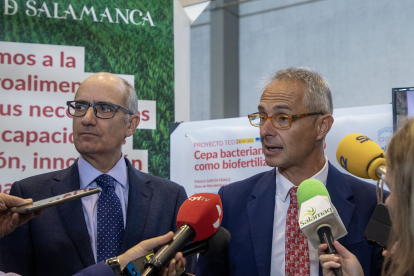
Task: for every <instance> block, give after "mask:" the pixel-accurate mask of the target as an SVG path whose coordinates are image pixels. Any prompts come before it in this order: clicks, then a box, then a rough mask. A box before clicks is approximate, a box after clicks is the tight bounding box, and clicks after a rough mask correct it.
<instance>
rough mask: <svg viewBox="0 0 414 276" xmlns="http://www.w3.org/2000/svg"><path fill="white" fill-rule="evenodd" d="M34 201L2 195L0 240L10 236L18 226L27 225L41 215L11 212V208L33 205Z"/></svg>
mask: <svg viewBox="0 0 414 276" xmlns="http://www.w3.org/2000/svg"><path fill="white" fill-rule="evenodd" d="M32 202H33V200H32V199H31V198H29V199H22V198H20V197H15V196H11V195H7V194H0V238H2V237H3V236H5V235H8V234H10V233H11V232H13V231H14V229H16V228H17V227H18V226H20V225H22V224H24V223H26V222H27V221H29V220H30V219H32V218H33V217H34V216H36V215H39V214H40V213H41V211H40V212H39V211H38V212H32V213H28V214H17V213H12V212H10V210H9V209H10V208H12V207H16V206H20V205H25V204H29V203H32Z"/></svg>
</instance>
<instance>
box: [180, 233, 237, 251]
mask: <svg viewBox="0 0 414 276" xmlns="http://www.w3.org/2000/svg"><path fill="white" fill-rule="evenodd" d="M230 239H231V235H230V232H229V231H227V229H226V228H223V227H221V226H220V227H219V229H218V230H217V232H216V233H214V235H213V236H211V237H210V238H208V239H206V240H202V241H198V242H193V243H190V244H187V245H186V246H184V247H183V249H182V250H181V253H183V256H184V257H189V256H192V255H195V254H198V253H200V254H201V255H203V256H204V257H206V258H211V257H213V256H215V255H217V254H218V253H220V252H221V251H223V249H224V248H226V247H227V246H228V245H229V243H230Z"/></svg>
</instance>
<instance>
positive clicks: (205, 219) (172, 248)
mask: <svg viewBox="0 0 414 276" xmlns="http://www.w3.org/2000/svg"><path fill="white" fill-rule="evenodd" d="M222 209H223V207H222V204H221V199H220V196H219V195H217V194H210V193H201V194H195V195H193V196H190V197H189V198H188V199H187V200H186V201H184V203H183V205H181V207H180V210H179V211H178V215H177V228H179V229H178V230H177V232H175V234H174V237H173V239H172V241H170V242H169V243H167V244H166V245H164V246H163V247H161V249H160V250H159V251H158V252H157V253H156V254H155V255H154V257H153V258H152V259H151V260H150V261H149V262H148V263H147V264H145V267H146V270H145V271H144V273H143V274H142V276H149V275H158V274H159V273H160V272H161V270H162V268H163V267H165V266H166V265H167V264H168V263H169V262H170V261H171V260H172V259H173V258H174V256H175V254H176V253H177V252H179V251H180V250H181V249H182V248H183V247H184V245H186V243H187V242H189V241H201V240H205V239H207V238H209V237H210V236H212V235H213V234H214V233H215V232H216V231H217V230H218V229H219V226H220V224H221V220H222V219H223V212H222Z"/></svg>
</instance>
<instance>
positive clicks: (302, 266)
mask: <svg viewBox="0 0 414 276" xmlns="http://www.w3.org/2000/svg"><path fill="white" fill-rule="evenodd" d="M297 189H298V187H293V188H291V189H290V191H289V194H290V204H289V209H288V211H287V214H286V230H285V276H309V275H310V267H309V266H310V264H309V247H308V240H307V238H306V236H305V234H303V232H302V230H300V228H299V222H298V200H297V197H296V191H297Z"/></svg>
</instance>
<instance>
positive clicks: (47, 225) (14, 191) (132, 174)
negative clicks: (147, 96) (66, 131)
mask: <svg viewBox="0 0 414 276" xmlns="http://www.w3.org/2000/svg"><path fill="white" fill-rule="evenodd" d="M67 104H68V109H69V113H70V114H71V115H72V116H73V137H74V144H75V147H76V149H77V151H78V152H79V153H80V157H79V159H78V160H77V161H76V162H75V163H74V164H73V165H72V166H71V167H69V168H67V169H64V170H61V171H56V172H51V173H47V174H43V175H38V176H33V177H30V178H27V179H24V180H21V181H18V182H15V183H14V184H13V186H12V188H11V191H10V194H11V195H15V196H18V197H22V198H32V199H33V200H34V201H37V200H40V199H43V198H48V197H51V196H55V195H59V194H64V193H68V192H71V191H73V190H76V189H80V188H82V189H83V188H96V187H98V186H99V187H102V192H101V193H100V195H97V194H95V195H92V196H89V197H85V198H82V200H76V201H72V202H68V203H66V204H62V205H58V206H55V207H51V208H48V209H46V210H45V212H44V213H43V214H42V216H39V217H36V218H34V219H32V220H31V221H30V222H28V223H27V224H25V225H23V226H22V227H20V228H18V229H16V230H15V231H14V232H13V233H11V234H10V235H8V236H6V237H4V238H2V239H1V240H0V271H5V272H7V271H14V272H16V273H19V274H22V275H25V276H31V275H39V276H40V275H41V276H48V275H53V276H55V275H63V276H64V275H73V274H75V273H76V272H78V271H80V270H82V269H84V268H86V267H88V266H91V265H93V264H95V263H97V262H100V261H106V260H110V262H109V263H111V264H113V269H114V271H116V270H117V269H118V268H117V264H116V259H112V257H115V256H118V255H120V254H122V253H124V252H125V251H126V250H127V249H129V248H131V247H133V246H134V245H136V244H138V243H139V242H140V241H142V240H146V239H149V238H152V237H155V236H160V235H162V234H165V233H167V232H168V231H170V230H173V231H174V230H175V218H176V214H177V212H178V209H179V207H180V206H181V204H182V203H183V202H184V200H185V199H186V198H187V195H186V193H185V190H184V188H183V187H181V186H179V185H177V184H175V183H173V182H171V181H168V180H165V179H162V178H158V177H155V176H151V175H148V174H146V173H143V172H140V171H138V170H136V169H135V168H134V167H133V166H132V165H131V163H130V162H129V161H128V159H126V158H124V156H123V154H122V143H123V141H124V139H125V137H129V136H131V135H133V134H134V132H135V129H136V128H137V126H138V124H139V121H140V117H139V115H138V114H137V113H138V100H137V97H136V93H135V91H134V90H133V88H132V87H131V86H130V85H129V84H128V83H127V82H126V81H125V80H123V79H121V78H119V77H117V76H115V75H112V74H108V73H98V74H95V75H93V76H91V77H90V78H88V79H86V80H85V81H84V82H83V83H82V84H81V85H80V87H79V89H78V91H77V92H76V95H75V101H69V102H68V103H67ZM102 179H104V180H102ZM112 200H113V201H112ZM112 202H114V203H112ZM108 213H111V214H112V213H114V216H115V217H116V219H114V220H113V222H112V221H111V220H108V218H106V217H104V218H102V217H101V216H105V215H106V214H108ZM100 221H105V223H104V224H114V226H116V234H114V232H112V231H113V230H112V229H111V228H110V227H107V228H105V227H106V226H107V225H102V222H100ZM106 222H108V223H106ZM105 236H109V240H106V238H107V237H105ZM113 240H114V241H113ZM106 245H108V246H110V247H112V249H111V250H110V251H106V249H102V246H103V247H105V246H106ZM108 252H109V253H108ZM108 254H109V255H108Z"/></svg>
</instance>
